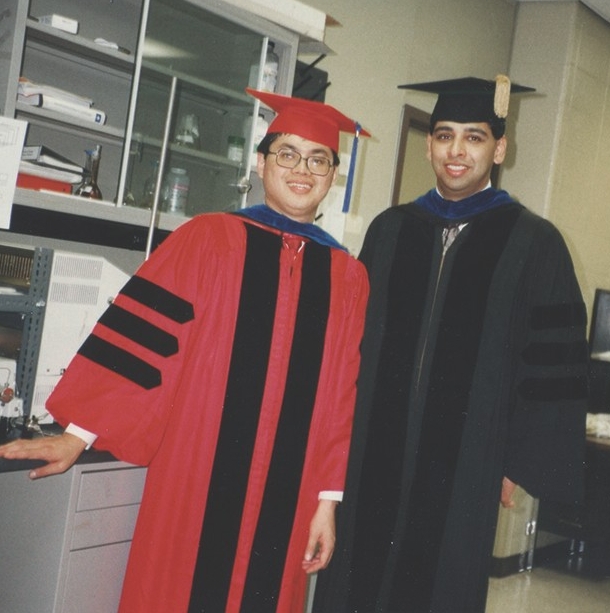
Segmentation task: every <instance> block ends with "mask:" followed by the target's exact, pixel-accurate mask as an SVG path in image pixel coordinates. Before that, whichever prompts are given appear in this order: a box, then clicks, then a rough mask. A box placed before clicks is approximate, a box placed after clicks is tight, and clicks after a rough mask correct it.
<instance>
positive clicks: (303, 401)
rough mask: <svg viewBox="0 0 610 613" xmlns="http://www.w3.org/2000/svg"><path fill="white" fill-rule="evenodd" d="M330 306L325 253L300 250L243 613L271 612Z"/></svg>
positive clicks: (285, 549)
mask: <svg viewBox="0 0 610 613" xmlns="http://www.w3.org/2000/svg"><path fill="white" fill-rule="evenodd" d="M329 303H330V249H328V248H326V247H323V246H322V245H317V244H315V243H310V244H309V246H308V247H307V249H306V250H305V255H304V260H303V273H302V280H301V293H300V296H299V306H298V311H297V320H296V324H295V332H294V339H293V345H292V353H291V356H290V364H289V368H288V374H287V377H286V387H285V391H284V400H283V403H282V411H281V414H280V420H279V423H278V427H277V432H276V436H275V446H274V449H273V456H272V458H271V463H270V466H269V473H268V475H267V484H266V486H265V494H264V497H263V502H262V505H261V511H260V516H259V520H258V527H257V531H256V535H255V538H254V543H253V546H252V554H251V556H250V567H249V570H248V576H247V579H246V585H245V587H244V596H243V603H244V607H243V608H244V610H248V611H261V612H262V611H275V610H276V608H277V604H278V598H279V592H280V584H281V579H282V576H283V572H284V564H285V560H286V555H287V553H288V545H289V543H290V536H291V534H292V527H293V524H294V516H295V511H296V506H297V501H298V497H299V489H300V485H301V480H300V476H301V474H302V472H303V463H304V461H305V452H306V449H307V441H308V438H309V432H310V422H311V417H312V413H313V407H314V404H315V399H316V394H317V391H318V381H319V377H320V367H321V364H322V358H323V353H324V339H325V337H326V325H327V321H328V310H329Z"/></svg>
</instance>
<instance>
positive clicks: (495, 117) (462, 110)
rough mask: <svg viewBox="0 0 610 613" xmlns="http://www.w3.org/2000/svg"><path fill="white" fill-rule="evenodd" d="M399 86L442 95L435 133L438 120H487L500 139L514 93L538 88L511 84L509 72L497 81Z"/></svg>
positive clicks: (434, 116)
mask: <svg viewBox="0 0 610 613" xmlns="http://www.w3.org/2000/svg"><path fill="white" fill-rule="evenodd" d="M398 87H399V88H400V89H415V90H418V91H423V92H430V93H433V94H438V100H437V102H436V106H435V107H434V110H433V111H432V116H431V117H430V131H431V132H432V129H433V128H434V126H435V124H436V122H437V121H441V120H445V121H456V122H458V123H470V122H476V123H479V122H487V123H489V125H490V126H491V129H492V132H493V135H494V136H495V137H496V138H500V137H501V136H502V135H503V134H504V130H505V127H506V116H507V115H508V101H509V98H510V94H517V93H522V92H533V91H536V90H535V89H534V88H533V87H525V86H523V85H516V84H514V83H512V84H511V82H510V79H509V78H508V77H507V76H505V75H498V76H497V77H496V78H495V80H493V81H487V80H486V79H477V78H476V77H465V78H462V79H449V80H446V81H432V82H430V83H413V84H410V85H399V86H398Z"/></svg>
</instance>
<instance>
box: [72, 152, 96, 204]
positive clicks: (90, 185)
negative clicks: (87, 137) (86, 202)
mask: <svg viewBox="0 0 610 613" xmlns="http://www.w3.org/2000/svg"><path fill="white" fill-rule="evenodd" d="M85 154H86V156H87V157H86V161H85V173H84V175H83V181H82V183H81V184H80V185H79V186H78V187H77V188H76V190H75V191H74V195H76V196H82V197H83V198H92V199H94V200H102V192H101V190H100V188H99V186H98V184H97V175H98V173H99V169H100V159H101V156H102V146H101V145H96V146H95V148H94V149H87V150H86V151H85Z"/></svg>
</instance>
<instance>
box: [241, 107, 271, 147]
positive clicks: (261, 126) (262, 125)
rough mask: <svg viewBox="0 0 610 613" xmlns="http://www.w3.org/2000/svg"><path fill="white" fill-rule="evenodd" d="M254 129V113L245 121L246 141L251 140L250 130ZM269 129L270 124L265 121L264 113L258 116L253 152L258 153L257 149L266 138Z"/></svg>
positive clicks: (253, 138) (253, 139)
mask: <svg viewBox="0 0 610 613" xmlns="http://www.w3.org/2000/svg"><path fill="white" fill-rule="evenodd" d="M251 129H252V113H250V114H249V115H248V116H247V117H246V119H245V120H244V132H243V134H244V138H245V139H246V141H247V140H248V139H249V138H250V130H251ZM268 129H269V122H268V121H267V120H266V119H265V117H264V115H263V114H262V113H259V114H258V117H257V118H256V123H255V124H254V135H253V137H252V152H253V153H256V148H257V147H258V145H259V143H260V142H261V141H262V140H263V138H265V134H267V130H268Z"/></svg>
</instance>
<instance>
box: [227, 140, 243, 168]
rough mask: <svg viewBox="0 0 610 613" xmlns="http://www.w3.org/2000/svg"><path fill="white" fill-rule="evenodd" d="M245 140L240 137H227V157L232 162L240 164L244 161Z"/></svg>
mask: <svg viewBox="0 0 610 613" xmlns="http://www.w3.org/2000/svg"><path fill="white" fill-rule="evenodd" d="M244 144H245V139H244V138H242V137H241V136H229V148H228V150H227V157H228V158H229V159H230V160H232V161H233V162H241V161H242V160H243V159H244Z"/></svg>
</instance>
